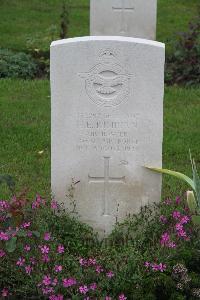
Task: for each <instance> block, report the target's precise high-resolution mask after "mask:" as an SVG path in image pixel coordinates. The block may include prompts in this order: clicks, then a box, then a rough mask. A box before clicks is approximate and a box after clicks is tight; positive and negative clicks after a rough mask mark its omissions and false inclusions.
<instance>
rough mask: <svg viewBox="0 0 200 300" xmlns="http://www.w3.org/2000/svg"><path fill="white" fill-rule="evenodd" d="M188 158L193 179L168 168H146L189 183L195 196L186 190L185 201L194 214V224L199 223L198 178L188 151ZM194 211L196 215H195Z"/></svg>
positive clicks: (199, 188) (199, 199)
mask: <svg viewBox="0 0 200 300" xmlns="http://www.w3.org/2000/svg"><path fill="white" fill-rule="evenodd" d="M190 159H191V165H192V172H193V179H191V178H189V177H188V176H186V175H184V174H182V173H179V172H176V171H172V170H168V169H159V168H152V167H146V168H147V169H150V170H152V171H155V172H158V173H162V174H167V175H171V176H173V177H176V178H178V179H181V180H183V181H185V182H186V183H187V184H188V185H190V187H191V188H192V189H193V190H194V192H195V195H196V198H195V197H194V193H193V192H190V191H188V192H187V203H188V206H189V208H190V211H191V213H192V214H194V215H193V216H192V220H193V222H194V223H195V224H198V225H200V178H199V175H198V173H197V168H196V164H195V161H194V159H192V157H191V153H190ZM195 213H196V214H197V215H195Z"/></svg>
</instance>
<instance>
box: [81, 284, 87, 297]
mask: <svg viewBox="0 0 200 300" xmlns="http://www.w3.org/2000/svg"><path fill="white" fill-rule="evenodd" d="M88 291H89V289H88V287H87V285H82V286H80V287H79V292H80V293H81V294H84V295H85V294H86V293H87V292H88Z"/></svg>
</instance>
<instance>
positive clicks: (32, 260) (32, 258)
mask: <svg viewBox="0 0 200 300" xmlns="http://www.w3.org/2000/svg"><path fill="white" fill-rule="evenodd" d="M30 262H31V264H32V265H35V264H36V260H35V257H30Z"/></svg>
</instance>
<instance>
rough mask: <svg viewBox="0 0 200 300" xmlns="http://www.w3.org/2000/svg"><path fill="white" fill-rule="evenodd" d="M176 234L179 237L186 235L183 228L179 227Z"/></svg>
mask: <svg viewBox="0 0 200 300" xmlns="http://www.w3.org/2000/svg"><path fill="white" fill-rule="evenodd" d="M177 235H178V236H179V237H184V238H185V237H187V234H186V232H185V231H184V230H183V229H181V230H179V231H178V232H177Z"/></svg>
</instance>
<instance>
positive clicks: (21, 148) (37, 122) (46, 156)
mask: <svg viewBox="0 0 200 300" xmlns="http://www.w3.org/2000/svg"><path fill="white" fill-rule="evenodd" d="M0 103H1V104H0V111H1V121H0V140H1V147H0V158H1V163H0V173H9V174H11V175H12V176H14V178H15V179H16V182H17V187H18V189H20V188H24V187H28V188H30V194H31V195H32V196H33V195H34V194H35V193H36V192H39V193H41V194H43V195H45V196H47V195H49V191H50V91H49V81H47V80H35V81H22V80H6V79H5V80H1V81H0ZM199 104H200V89H183V88H178V87H169V88H166V91H165V101H164V124H165V127H164V144H163V160H164V167H167V168H171V169H175V170H178V171H181V172H184V173H186V174H187V175H189V176H191V167H190V161H189V153H188V151H189V149H191V152H192V154H193V156H194V157H195V158H196V162H197V165H198V166H200V157H199V148H200V140H199V117H200V109H199V107H200V106H199ZM40 151H43V152H42V153H39V152H40ZM181 189H182V190H183V191H184V190H185V189H186V186H185V185H183V184H181V183H180V182H179V181H178V180H175V179H174V178H170V177H167V176H166V177H164V180H163V195H165V197H166V196H168V195H170V194H179V193H180V190H181ZM3 192H4V191H3V190H2V189H1V191H0V196H2V193H3Z"/></svg>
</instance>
